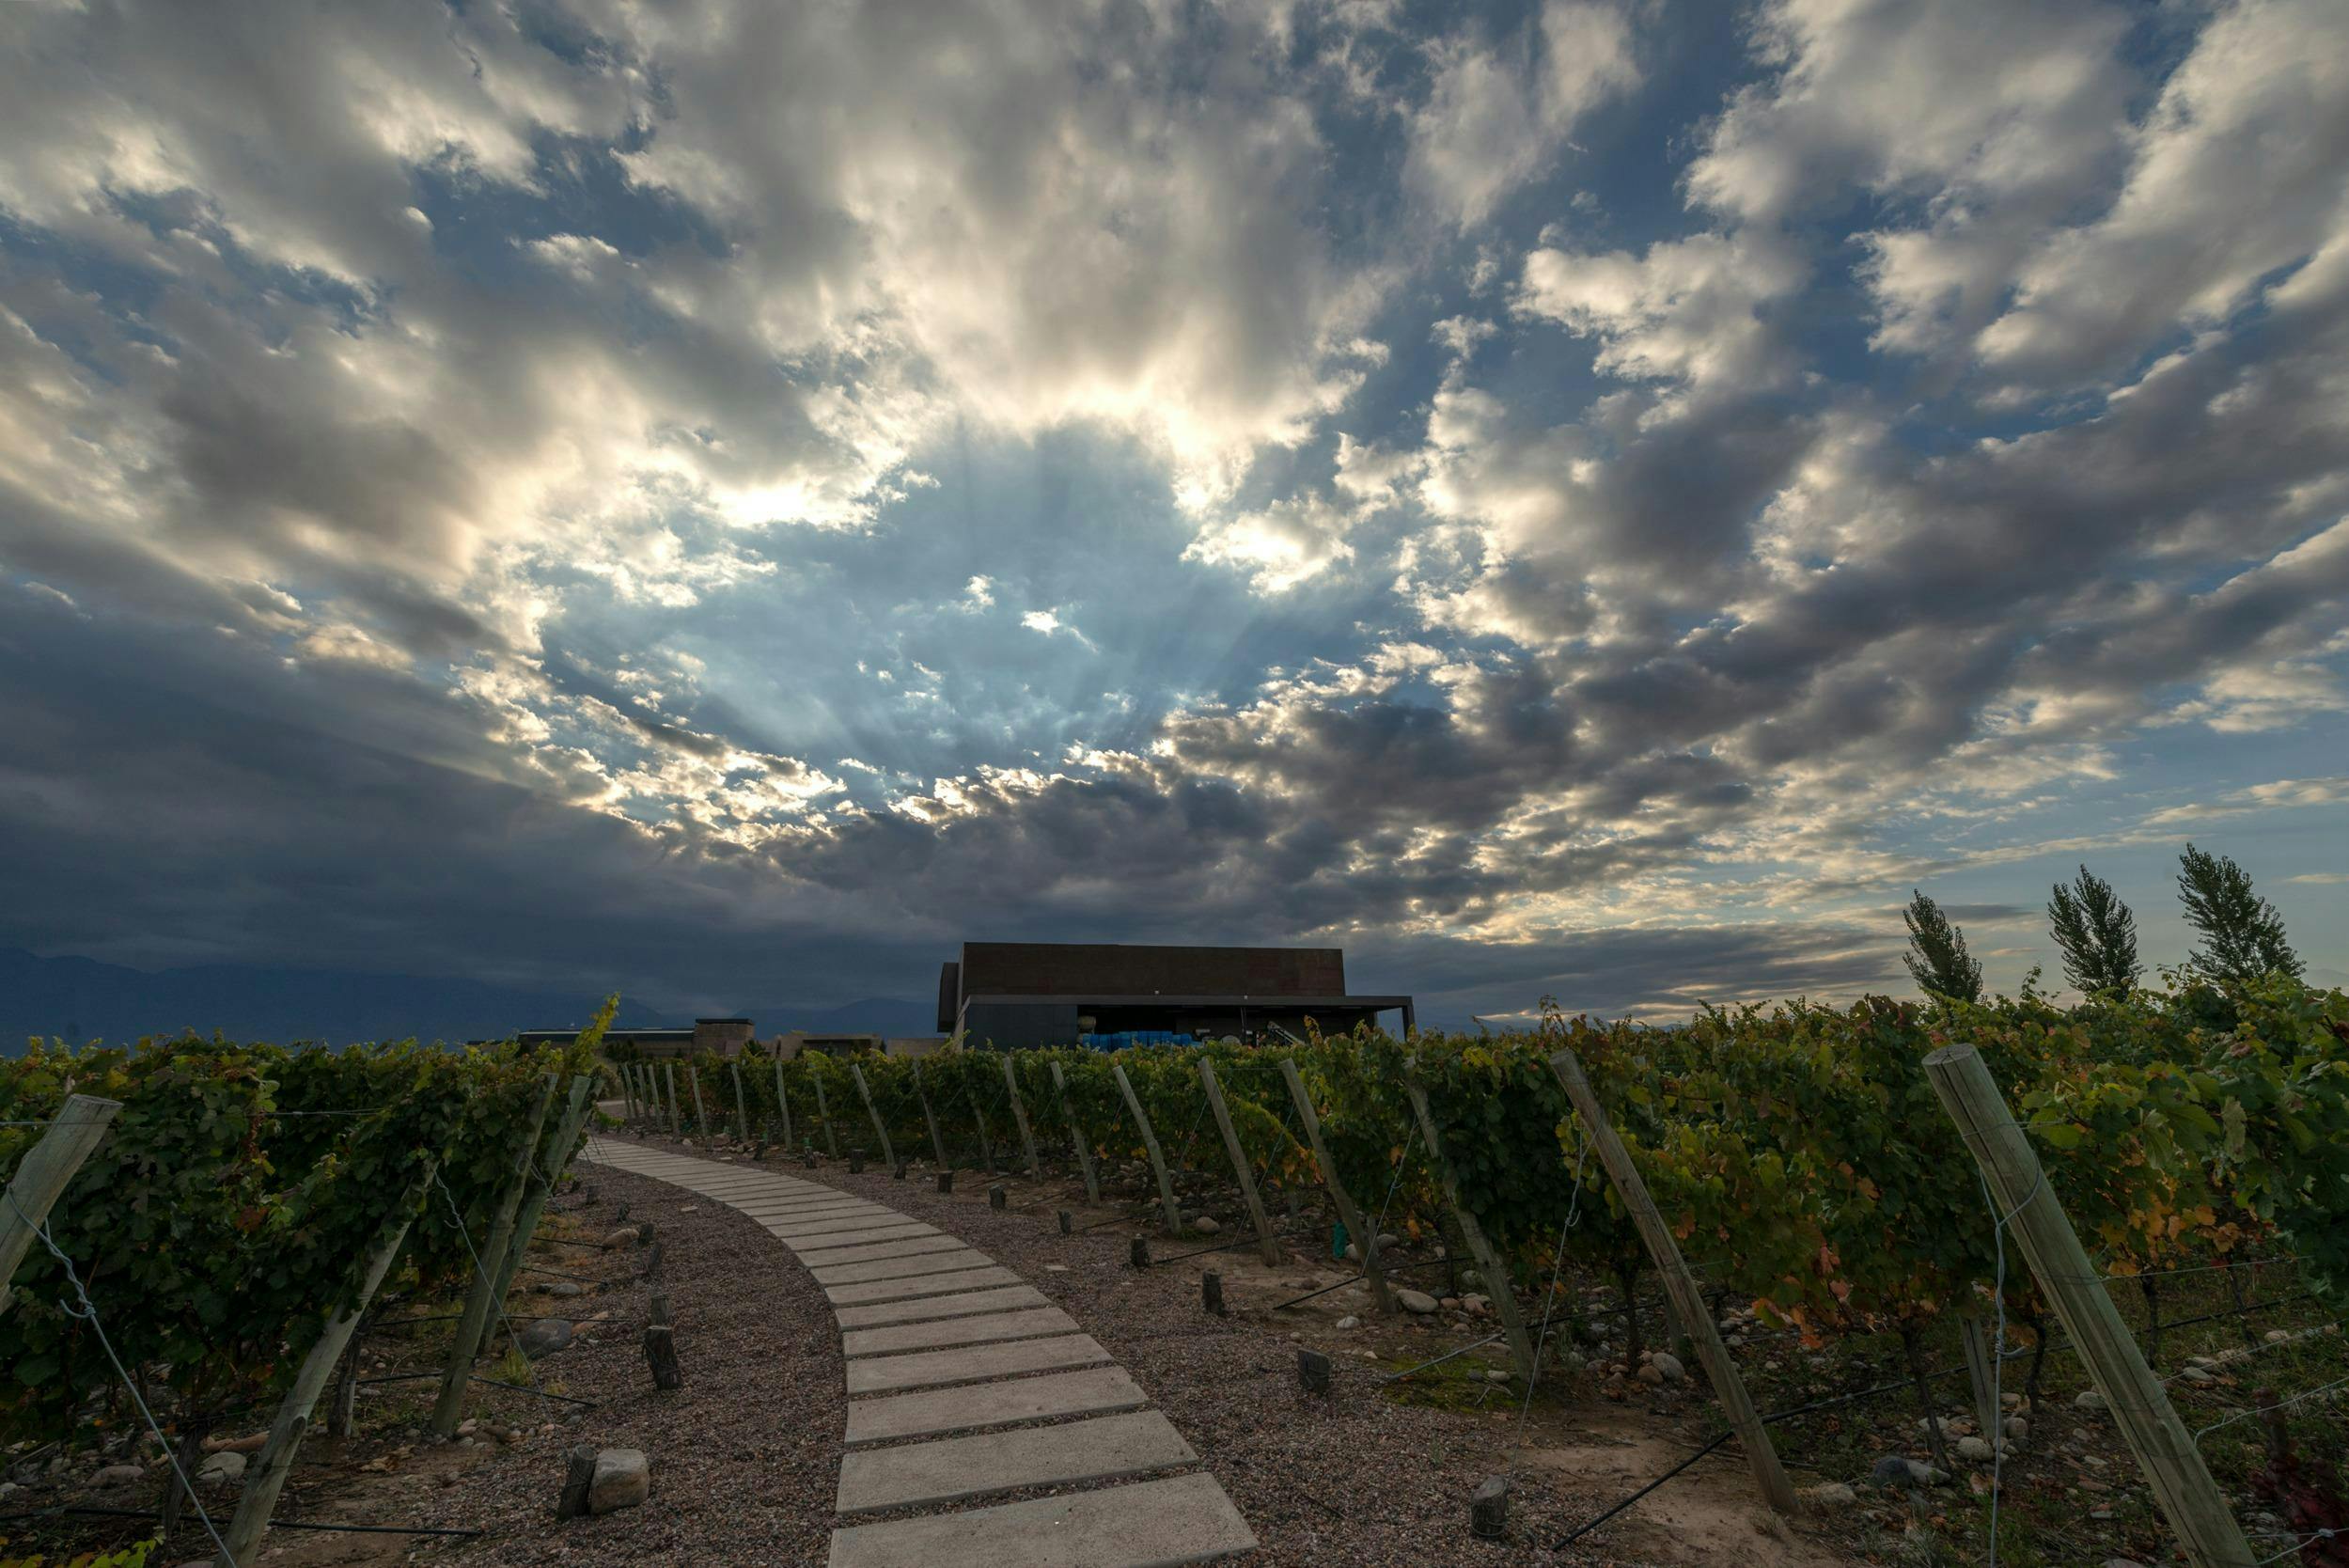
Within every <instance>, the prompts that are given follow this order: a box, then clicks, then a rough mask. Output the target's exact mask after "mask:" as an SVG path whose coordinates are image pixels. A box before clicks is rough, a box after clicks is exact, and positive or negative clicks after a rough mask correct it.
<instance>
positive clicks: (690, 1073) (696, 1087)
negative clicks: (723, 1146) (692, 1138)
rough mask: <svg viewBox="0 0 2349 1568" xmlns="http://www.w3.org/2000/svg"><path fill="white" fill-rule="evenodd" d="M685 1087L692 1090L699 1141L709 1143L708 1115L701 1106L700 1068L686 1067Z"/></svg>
mask: <svg viewBox="0 0 2349 1568" xmlns="http://www.w3.org/2000/svg"><path fill="white" fill-rule="evenodd" d="M685 1087H686V1088H687V1089H690V1090H693V1095H694V1124H695V1125H696V1126H697V1127H699V1128H700V1129H701V1141H702V1142H704V1143H707V1142H709V1141H710V1113H709V1111H708V1110H707V1109H706V1108H704V1107H703V1105H702V1104H701V1069H700V1068H698V1067H695V1066H692V1065H690V1064H689V1065H688V1066H687V1067H686V1069H685Z"/></svg>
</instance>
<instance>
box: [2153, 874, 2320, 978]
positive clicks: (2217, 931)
mask: <svg viewBox="0 0 2349 1568" xmlns="http://www.w3.org/2000/svg"><path fill="white" fill-rule="evenodd" d="M2178 868H2179V870H2178V897H2179V898H2180V899H2181V900H2183V901H2184V902H2185V919H2186V924H2188V925H2190V926H2192V927H2193V928H2194V929H2195V930H2196V931H2198V932H2200V933H2201V936H2202V941H2201V944H2200V946H2199V947H2197V948H2196V949H2194V950H2193V951H2192V952H2190V953H2188V954H2187V955H2186V962H2187V963H2188V964H2192V965H2193V966H2194V967H2195V968H2197V969H2199V970H2200V971H2201V972H2202V973H2203V974H2205V975H2208V976H2209V977H2210V978H2211V979H2213V980H2231V981H2234V982H2236V983H2241V982H2244V981H2247V980H2265V979H2266V978H2267V977H2268V976H2270V975H2289V976H2290V977H2292V978H2293V979H2294V980H2298V979H2299V978H2300V972H2301V969H2302V967H2303V965H2302V964H2301V963H2300V955H2299V954H2298V953H2295V952H2294V951H2293V950H2292V944H2291V943H2290V942H2288V941H2286V940H2285V939H2284V917H2283V916H2282V915H2281V914H2279V913H2278V911H2277V908H2276V906H2275V905H2274V904H2272V903H2270V902H2267V901H2266V900H2265V899H2263V898H2262V897H2260V896H2259V894H2257V893H2255V892H2253V891H2252V890H2251V877H2250V873H2248V872H2247V871H2246V870H2244V869H2243V868H2242V867H2240V866H2238V865H2236V864H2235V863H2234V862H2233V861H2232V860H2230V859H2229V858H2227V856H2225V855H2212V854H2210V853H2209V852H2208V851H2206V850H2198V849H2196V848H2195V847H2194V846H2193V845H2192V844H2188V845H2186V847H2185V854H2184V855H2180V856H2179V857H2178Z"/></svg>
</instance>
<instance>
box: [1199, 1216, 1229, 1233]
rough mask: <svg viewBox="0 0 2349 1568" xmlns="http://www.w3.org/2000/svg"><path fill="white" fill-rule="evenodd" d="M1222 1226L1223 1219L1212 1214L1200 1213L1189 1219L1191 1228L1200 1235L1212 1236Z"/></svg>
mask: <svg viewBox="0 0 2349 1568" xmlns="http://www.w3.org/2000/svg"><path fill="white" fill-rule="evenodd" d="M1223 1228H1224V1227H1223V1221H1221V1220H1219V1219H1217V1218H1216V1217H1215V1216H1214V1215H1199V1216H1198V1218H1197V1219H1195V1220H1193V1221H1191V1229H1192V1230H1194V1231H1198V1233H1199V1234H1200V1235H1202V1236H1212V1235H1214V1233H1215V1232H1216V1231H1220V1230H1222V1229H1223Z"/></svg>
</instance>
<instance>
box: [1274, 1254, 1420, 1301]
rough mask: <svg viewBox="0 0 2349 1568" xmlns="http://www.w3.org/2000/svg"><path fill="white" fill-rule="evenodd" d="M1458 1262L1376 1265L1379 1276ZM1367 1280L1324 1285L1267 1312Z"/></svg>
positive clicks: (1358, 1278) (1358, 1277) (1360, 1276)
mask: <svg viewBox="0 0 2349 1568" xmlns="http://www.w3.org/2000/svg"><path fill="white" fill-rule="evenodd" d="M1454 1262H1459V1260H1458V1259H1456V1258H1422V1259H1420V1260H1419V1261H1418V1262H1412V1263H1391V1264H1390V1263H1381V1264H1379V1265H1378V1268H1379V1272H1380V1273H1381V1274H1401V1273H1402V1272H1403V1270H1405V1269H1413V1268H1433V1267H1435V1266H1436V1265H1437V1264H1438V1263H1454ZM1369 1278H1370V1276H1369V1275H1367V1274H1357V1275H1355V1277H1354V1278H1351V1279H1340V1280H1339V1281H1338V1283H1336V1284H1335V1285H1324V1286H1323V1287H1322V1288H1321V1289H1320V1290H1318V1291H1308V1292H1307V1293H1306V1294H1303V1295H1301V1296H1297V1297H1294V1298H1293V1299H1291V1300H1288V1301H1282V1302H1277V1303H1276V1304H1275V1305H1274V1306H1273V1307H1271V1308H1270V1309H1269V1310H1271V1311H1275V1312H1277V1311H1279V1310H1280V1309H1282V1308H1284V1307H1294V1306H1296V1305H1298V1304H1299V1303H1300V1302H1306V1301H1310V1300H1312V1299H1313V1298H1314V1297H1315V1296H1318V1295H1327V1294H1329V1293H1330V1292H1332V1291H1342V1290H1344V1289H1345V1288H1346V1287H1347V1286H1348V1285H1359V1284H1362V1283H1363V1282H1364V1281H1366V1280H1367V1279H1369Z"/></svg>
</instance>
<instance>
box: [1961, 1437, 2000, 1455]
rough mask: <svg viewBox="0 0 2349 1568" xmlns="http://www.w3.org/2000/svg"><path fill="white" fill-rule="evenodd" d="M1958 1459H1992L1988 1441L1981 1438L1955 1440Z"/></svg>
mask: <svg viewBox="0 0 2349 1568" xmlns="http://www.w3.org/2000/svg"><path fill="white" fill-rule="evenodd" d="M1957 1453H1958V1457H1959V1458H1960V1459H1973V1460H1986V1459H1989V1458H1990V1457H1992V1455H1991V1448H1990V1444H1989V1443H1988V1441H1986V1440H1985V1439H1983V1438H1981V1437H1961V1438H1959V1439H1958V1440H1957Z"/></svg>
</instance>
